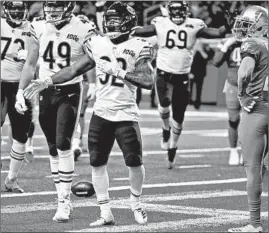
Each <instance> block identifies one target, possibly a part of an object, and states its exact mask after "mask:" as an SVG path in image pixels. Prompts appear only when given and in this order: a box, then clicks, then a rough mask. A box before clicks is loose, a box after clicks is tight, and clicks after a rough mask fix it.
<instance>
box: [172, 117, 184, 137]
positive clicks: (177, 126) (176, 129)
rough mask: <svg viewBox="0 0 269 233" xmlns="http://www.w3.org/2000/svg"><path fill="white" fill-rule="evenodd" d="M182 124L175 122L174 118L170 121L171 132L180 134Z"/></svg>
mask: <svg viewBox="0 0 269 233" xmlns="http://www.w3.org/2000/svg"><path fill="white" fill-rule="evenodd" d="M182 128H183V127H182V124H181V123H178V122H176V121H175V120H173V121H172V132H173V133H174V134H177V135H180V134H181V131H182Z"/></svg>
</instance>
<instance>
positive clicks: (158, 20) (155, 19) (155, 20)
mask: <svg viewBox="0 0 269 233" xmlns="http://www.w3.org/2000/svg"><path fill="white" fill-rule="evenodd" d="M163 19H165V17H164V16H162V15H161V16H157V17H155V18H153V19H152V20H151V22H150V23H151V24H155V23H158V22H160V21H161V20H163Z"/></svg>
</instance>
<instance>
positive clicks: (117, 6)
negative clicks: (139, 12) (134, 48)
mask: <svg viewBox="0 0 269 233" xmlns="http://www.w3.org/2000/svg"><path fill="white" fill-rule="evenodd" d="M136 24H137V16H136V13H135V11H134V9H133V8H132V7H130V6H128V5H126V4H124V3H121V2H117V3H114V4H112V5H111V6H110V7H109V8H108V9H107V11H106V12H105V13H104V16H103V29H104V32H105V33H106V34H107V35H108V36H109V38H110V39H111V40H114V39H117V38H120V37H121V36H123V35H126V34H129V33H130V32H131V29H132V28H133V27H135V26H136Z"/></svg>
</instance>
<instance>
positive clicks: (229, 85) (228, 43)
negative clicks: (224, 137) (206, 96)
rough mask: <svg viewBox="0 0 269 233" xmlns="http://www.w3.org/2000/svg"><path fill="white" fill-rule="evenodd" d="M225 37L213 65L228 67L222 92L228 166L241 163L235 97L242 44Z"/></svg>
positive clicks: (239, 107) (237, 104) (238, 113)
mask: <svg viewBox="0 0 269 233" xmlns="http://www.w3.org/2000/svg"><path fill="white" fill-rule="evenodd" d="M227 36H229V37H228V38H227V39H225V40H222V41H221V42H220V43H219V44H218V46H217V47H218V49H217V51H216V53H215V56H214V58H213V64H214V65H215V66H217V67H220V66H221V65H222V64H223V63H225V62H227V65H228V75H227V80H226V82H225V85H224V92H225V97H226V106H227V110H228V115H229V122H228V123H229V126H228V135H229V144H230V148H231V149H230V155H229V165H239V164H240V162H241V161H242V156H241V157H240V156H239V154H238V151H237V141H238V126H239V122H240V110H241V106H240V103H239V100H238V96H237V93H238V87H237V72H238V68H239V65H240V62H241V55H240V47H241V43H242V42H240V41H237V40H236V39H235V38H234V37H233V36H232V35H230V34H229V35H227Z"/></svg>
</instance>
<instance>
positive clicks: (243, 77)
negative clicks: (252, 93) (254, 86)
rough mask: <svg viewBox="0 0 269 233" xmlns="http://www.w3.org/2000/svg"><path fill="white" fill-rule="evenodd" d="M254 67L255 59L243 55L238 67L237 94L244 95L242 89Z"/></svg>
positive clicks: (245, 85) (249, 78)
mask: <svg viewBox="0 0 269 233" xmlns="http://www.w3.org/2000/svg"><path fill="white" fill-rule="evenodd" d="M254 68H255V60H254V59H253V58H252V57H244V58H243V60H242V62H241V64H240V67H239V69H238V96H239V97H242V96H244V94H245V93H244V92H243V91H244V90H245V88H246V87H247V85H248V83H249V81H250V80H251V77H252V74H253V71H254Z"/></svg>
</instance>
